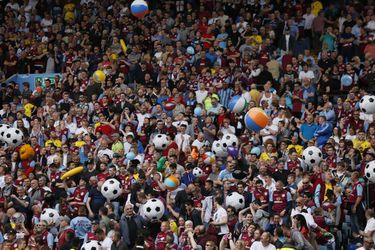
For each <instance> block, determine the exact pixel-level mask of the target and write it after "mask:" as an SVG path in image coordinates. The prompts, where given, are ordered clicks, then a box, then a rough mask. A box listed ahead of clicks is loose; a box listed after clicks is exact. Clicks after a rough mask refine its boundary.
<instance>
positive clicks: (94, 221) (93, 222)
mask: <svg viewBox="0 0 375 250" xmlns="http://www.w3.org/2000/svg"><path fill="white" fill-rule="evenodd" d="M91 224H97V225H99V220H96V219H95V220H92V222H91Z"/></svg>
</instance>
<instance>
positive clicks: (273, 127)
mask: <svg viewBox="0 0 375 250" xmlns="http://www.w3.org/2000/svg"><path fill="white" fill-rule="evenodd" d="M270 130H272V131H275V132H278V131H279V127H278V126H276V125H274V124H272V125H267V126H266V127H265V128H264V129H262V130H261V132H262V133H263V137H262V139H263V142H266V141H267V140H268V139H271V140H272V141H273V142H274V143H276V136H274V135H272V134H271V131H270Z"/></svg>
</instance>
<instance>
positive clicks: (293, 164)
mask: <svg viewBox="0 0 375 250" xmlns="http://www.w3.org/2000/svg"><path fill="white" fill-rule="evenodd" d="M286 165H287V168H288V170H289V172H294V171H295V170H296V169H297V168H299V167H301V162H300V161H299V160H296V161H292V160H288V162H287V163H286Z"/></svg>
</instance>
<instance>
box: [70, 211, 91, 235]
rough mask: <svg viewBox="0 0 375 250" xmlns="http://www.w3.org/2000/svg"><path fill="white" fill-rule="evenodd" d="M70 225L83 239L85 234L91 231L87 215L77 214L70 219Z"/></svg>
mask: <svg viewBox="0 0 375 250" xmlns="http://www.w3.org/2000/svg"><path fill="white" fill-rule="evenodd" d="M70 227H71V228H72V229H73V230H74V232H75V234H76V236H77V237H78V238H79V239H81V240H83V239H85V236H86V234H87V233H88V232H90V231H91V221H90V220H89V219H88V218H87V217H83V216H78V217H75V218H74V219H73V220H71V221H70Z"/></svg>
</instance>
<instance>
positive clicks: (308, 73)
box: [298, 70, 314, 80]
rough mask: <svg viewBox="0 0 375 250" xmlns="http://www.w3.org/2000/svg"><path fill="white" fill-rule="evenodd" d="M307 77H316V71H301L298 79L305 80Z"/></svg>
mask: <svg viewBox="0 0 375 250" xmlns="http://www.w3.org/2000/svg"><path fill="white" fill-rule="evenodd" d="M305 78H308V79H310V80H311V79H314V72H312V71H311V70H308V71H307V72H305V71H301V72H299V76H298V79H300V80H303V79H305Z"/></svg>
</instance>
